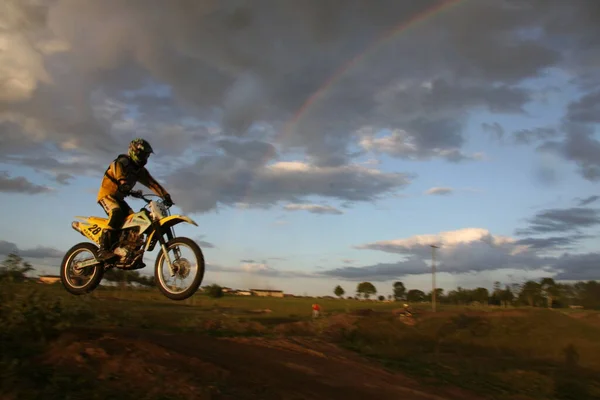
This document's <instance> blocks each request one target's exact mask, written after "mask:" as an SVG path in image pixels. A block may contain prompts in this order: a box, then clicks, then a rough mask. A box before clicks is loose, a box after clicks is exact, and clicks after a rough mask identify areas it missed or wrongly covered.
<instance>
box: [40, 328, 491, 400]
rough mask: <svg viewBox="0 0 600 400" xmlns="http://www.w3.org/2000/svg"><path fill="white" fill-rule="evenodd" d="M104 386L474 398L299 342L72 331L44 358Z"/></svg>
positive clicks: (251, 394)
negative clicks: (427, 386)
mask: <svg viewBox="0 0 600 400" xmlns="http://www.w3.org/2000/svg"><path fill="white" fill-rule="evenodd" d="M45 360H46V362H48V363H52V364H54V365H56V366H63V367H68V366H71V367H76V368H81V369H82V370H86V371H88V372H89V373H93V374H95V376H97V377H98V379H101V380H105V381H107V382H108V383H109V384H111V385H120V386H121V385H122V387H123V388H131V389H132V390H141V391H142V392H145V393H147V394H148V395H152V397H154V395H156V398H158V396H159V395H170V396H174V398H180V399H205V398H206V399H234V398H235V399H267V400H268V399H285V400H288V399H289V400H292V399H294V400H301V399H306V400H308V399H310V400H320V399H371V398H372V399H394V400H397V399H406V400H443V399H463V400H464V399H469V398H481V397H473V396H469V395H468V394H467V393H463V392H462V391H460V392H456V391H450V390H446V391H445V392H441V391H439V390H440V389H437V390H436V389H424V388H421V387H419V385H418V384H417V383H416V382H414V381H413V380H411V379H409V378H407V377H404V376H402V375H400V374H395V373H391V372H388V371H385V370H383V369H381V368H379V367H378V366H376V365H375V364H372V363H370V362H369V361H366V360H364V359H362V358H360V357H359V356H357V355H355V354H354V353H351V352H346V351H344V350H342V349H339V348H337V347H336V346H334V345H331V344H328V343H319V342H318V341H315V340H308V339H306V340H304V339H301V340H300V339H296V340H295V339H265V338H233V339H218V338H212V337H206V336H195V335H190V334H186V335H181V334H166V333H156V332H148V331H112V332H109V331H104V332H100V331H78V332H73V333H70V334H68V335H65V336H63V337H62V338H61V339H60V340H59V341H57V342H56V343H55V344H54V345H53V346H52V348H51V349H50V351H49V352H48V354H47V355H46V357H45Z"/></svg>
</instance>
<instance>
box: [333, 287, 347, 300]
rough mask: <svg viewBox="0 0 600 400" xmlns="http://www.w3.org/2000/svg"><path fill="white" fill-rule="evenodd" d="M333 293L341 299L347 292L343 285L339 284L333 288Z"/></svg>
mask: <svg viewBox="0 0 600 400" xmlns="http://www.w3.org/2000/svg"><path fill="white" fill-rule="evenodd" d="M333 293H334V294H335V295H336V296H337V297H339V298H340V299H341V298H342V296H343V295H344V294H345V293H346V291H345V290H344V288H343V287H341V286H340V285H337V286H336V287H335V289H333Z"/></svg>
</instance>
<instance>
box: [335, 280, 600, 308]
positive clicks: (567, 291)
mask: <svg viewBox="0 0 600 400" xmlns="http://www.w3.org/2000/svg"><path fill="white" fill-rule="evenodd" d="M392 289H393V293H394V294H393V295H392V296H388V298H390V297H391V298H392V299H394V300H395V301H408V302H411V303H419V302H431V300H432V292H431V291H429V292H428V293H425V292H423V291H422V290H419V289H410V290H407V289H406V287H405V286H404V283H403V282H400V281H398V282H394V284H393V286H392ZM345 293H346V292H345V290H344V289H343V288H342V287H341V286H340V285H337V286H336V287H335V288H334V294H335V295H336V296H338V297H340V298H342V297H343V296H344V294H345ZM375 294H377V288H376V287H375V285H373V283H371V282H360V283H359V284H358V285H357V286H356V296H354V297H353V296H348V298H356V299H358V298H361V297H362V298H365V299H369V298H370V297H371V296H373V295H375ZM435 297H436V302H437V303H440V304H456V305H471V304H481V305H495V306H504V307H508V306H530V307H548V308H564V307H570V306H582V307H584V308H588V309H600V282H598V281H593V280H590V281H578V282H576V283H558V282H556V281H554V279H552V278H542V279H541V280H539V281H535V280H528V281H526V282H523V283H521V284H518V283H513V284H510V285H502V284H501V283H500V282H495V283H494V287H493V288H492V291H491V292H490V291H489V290H488V289H487V288H484V287H477V288H475V289H464V288H462V287H460V286H459V287H458V288H456V289H455V290H450V291H449V292H448V293H445V292H444V289H440V288H438V289H436V296H435ZM378 298H379V300H384V299H385V298H384V297H383V296H379V297H378Z"/></svg>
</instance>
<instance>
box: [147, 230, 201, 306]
mask: <svg viewBox="0 0 600 400" xmlns="http://www.w3.org/2000/svg"><path fill="white" fill-rule="evenodd" d="M165 247H166V249H167V253H169V259H170V260H171V263H172V264H173V267H174V274H172V273H171V270H170V268H169V264H168V262H167V260H166V258H165V254H164V251H163V249H162V247H161V249H160V252H159V253H158V256H157V257H156V265H155V269H154V279H155V281H156V285H157V286H158V289H159V290H160V291H161V293H162V294H163V295H165V296H166V297H168V298H169V299H171V300H185V299H187V298H188V297H190V296H192V295H193V294H194V293H196V290H198V287H200V284H201V283H202V279H203V278H204V255H203V254H202V250H201V249H200V247H199V246H198V245H197V244H196V242H194V241H193V240H192V239H189V238H186V237H175V238H173V239H171V240H169V241H168V242H167V243H166V246H165ZM182 247H185V248H187V249H189V250H190V255H184V254H183V252H182V250H183V249H182ZM192 272H195V273H194V275H193V276H192V277H191V282H190V283H189V285H186V286H187V288H185V286H184V288H183V289H179V288H178V287H177V285H176V283H177V281H178V280H181V281H182V282H183V281H184V280H186V279H188V278H190V275H191V273H192ZM169 280H172V281H173V282H172V283H171V282H168V281H169Z"/></svg>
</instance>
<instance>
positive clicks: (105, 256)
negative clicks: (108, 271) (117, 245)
mask: <svg viewBox="0 0 600 400" xmlns="http://www.w3.org/2000/svg"><path fill="white" fill-rule="evenodd" d="M116 233H117V231H115V230H114V229H104V230H103V231H102V235H100V239H99V240H98V241H99V242H100V243H99V244H100V248H99V249H98V256H97V260H98V261H107V260H110V259H111V258H114V257H117V255H116V254H115V253H113V252H112V251H110V249H111V247H112V245H113V243H114V238H115V236H116Z"/></svg>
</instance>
